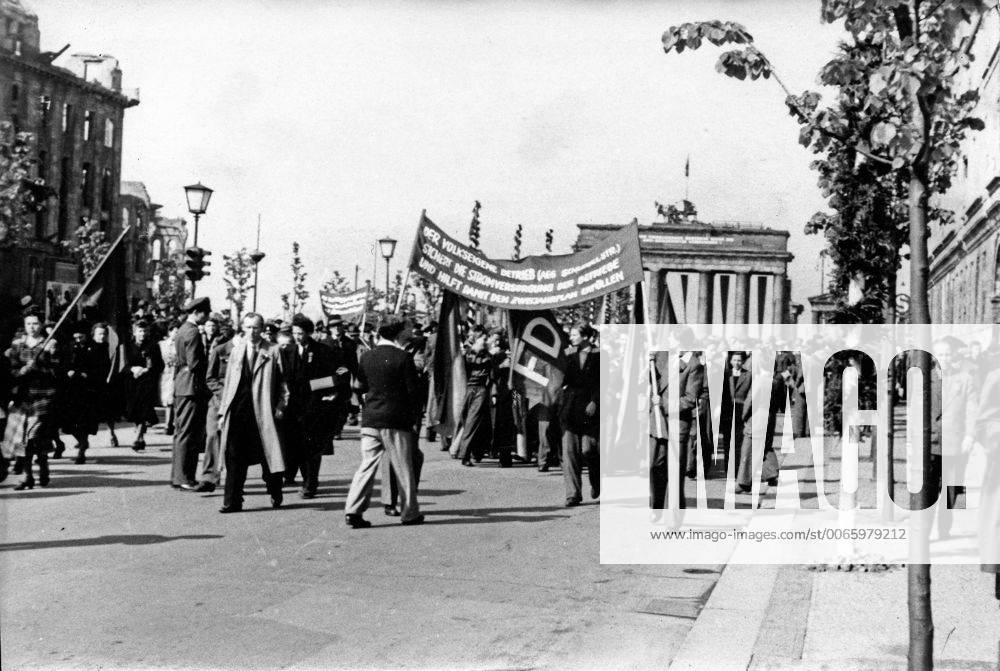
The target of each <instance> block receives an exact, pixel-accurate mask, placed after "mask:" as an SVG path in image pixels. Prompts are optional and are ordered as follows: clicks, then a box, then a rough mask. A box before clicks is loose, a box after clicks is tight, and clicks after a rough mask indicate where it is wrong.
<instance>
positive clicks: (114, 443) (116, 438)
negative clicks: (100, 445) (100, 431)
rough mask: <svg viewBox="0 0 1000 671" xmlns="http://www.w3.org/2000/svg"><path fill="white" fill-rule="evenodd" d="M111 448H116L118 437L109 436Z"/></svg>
mask: <svg viewBox="0 0 1000 671" xmlns="http://www.w3.org/2000/svg"><path fill="white" fill-rule="evenodd" d="M111 447H118V436H116V435H115V434H113V433H112V434H111Z"/></svg>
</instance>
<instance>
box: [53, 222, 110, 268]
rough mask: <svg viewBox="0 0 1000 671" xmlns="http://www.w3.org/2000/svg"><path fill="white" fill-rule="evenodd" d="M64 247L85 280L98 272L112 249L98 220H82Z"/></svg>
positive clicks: (65, 241) (64, 242) (64, 243)
mask: <svg viewBox="0 0 1000 671" xmlns="http://www.w3.org/2000/svg"><path fill="white" fill-rule="evenodd" d="M62 246H63V247H65V248H66V251H68V252H69V253H70V254H72V255H73V258H75V259H76V262H77V264H78V265H79V267H80V274H81V276H82V277H83V278H87V277H89V276H90V275H91V274H92V273H93V272H94V271H95V270H97V267H98V266H99V265H100V264H101V261H102V260H103V259H104V257H105V256H106V255H107V253H108V250H109V249H111V243H110V242H109V241H108V236H107V234H106V233H105V232H104V230H103V229H102V228H101V222H99V221H98V220H97V219H84V220H82V221H81V222H80V225H79V226H77V227H76V230H75V231H73V237H72V238H71V239H69V240H64V241H63V242H62Z"/></svg>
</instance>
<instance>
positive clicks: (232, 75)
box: [28, 0, 838, 314]
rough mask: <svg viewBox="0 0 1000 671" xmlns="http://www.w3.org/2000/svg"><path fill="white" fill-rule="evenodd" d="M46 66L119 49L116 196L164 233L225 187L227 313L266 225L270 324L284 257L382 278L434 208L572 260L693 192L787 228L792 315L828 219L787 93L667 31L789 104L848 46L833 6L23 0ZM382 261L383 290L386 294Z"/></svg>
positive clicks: (816, 284) (284, 273)
mask: <svg viewBox="0 0 1000 671" xmlns="http://www.w3.org/2000/svg"><path fill="white" fill-rule="evenodd" d="M28 1H29V4H30V5H31V7H32V9H33V10H34V11H35V12H36V13H37V14H38V15H39V24H40V29H41V34H42V48H43V49H52V50H54V49H58V48H61V47H62V46H63V45H64V44H65V43H67V42H69V43H71V45H72V47H71V51H72V52H77V51H87V52H98V53H107V54H113V55H114V56H116V57H117V58H118V59H119V60H120V62H121V68H122V70H123V71H124V86H125V87H126V88H131V87H138V88H139V89H140V90H141V100H142V102H141V104H140V105H139V106H138V107H136V108H132V109H130V110H128V111H127V112H126V120H125V128H124V137H125V139H124V152H123V160H122V173H123V178H124V179H126V180H137V181H142V182H145V184H146V186H147V188H148V189H149V193H150V195H151V197H152V198H153V200H154V201H156V202H158V203H161V204H163V205H164V208H163V210H162V213H163V214H164V215H165V216H189V215H187V213H186V207H185V205H184V196H183V191H182V187H183V185H185V184H189V183H192V182H195V181H199V180H200V181H201V182H203V183H205V184H207V185H208V186H210V187H212V188H213V189H215V190H216V191H215V195H214V197H213V200H212V203H211V205H210V207H209V210H208V213H207V215H206V216H204V217H202V223H201V232H200V239H199V243H200V244H201V246H203V247H206V248H208V249H211V250H212V251H213V252H214V253H215V256H214V257H213V261H214V263H213V266H212V269H213V276H212V278H211V279H210V281H207V282H205V283H204V284H203V285H201V286H200V287H199V289H202V288H203V289H204V290H205V291H208V292H209V293H210V295H211V296H212V297H213V299H217V300H221V299H222V297H223V296H224V290H223V285H222V280H221V277H220V275H221V255H222V254H223V253H227V252H230V251H232V250H234V249H237V248H239V247H242V246H248V247H251V248H252V247H253V245H254V242H255V240H254V236H255V227H256V220H257V214H258V212H259V213H260V214H261V217H262V219H263V224H264V225H263V242H262V248H263V250H264V251H265V252H266V253H267V258H266V259H265V260H264V262H263V263H262V265H261V301H260V307H261V308H262V309H263V311H264V312H265V313H267V314H276V313H277V312H278V311H279V309H280V302H279V298H278V297H279V295H280V294H281V293H282V292H285V291H288V290H289V289H290V283H291V282H290V271H289V269H288V263H289V261H290V257H291V253H290V252H291V250H290V248H291V244H292V241H293V240H297V241H299V242H300V243H301V244H302V246H303V260H304V262H305V265H306V268H307V270H308V271H309V272H310V289H312V290H313V293H314V296H313V298H312V299H311V301H313V303H312V306H311V307H312V309H313V310H314V311H318V303H316V302H315V301H316V298H315V290H316V289H317V288H318V284H319V281H320V280H321V279H322V278H323V276H324V275H325V274H326V273H327V272H329V271H332V270H334V269H338V270H340V271H341V272H342V273H344V274H345V275H347V276H348V277H349V278H353V274H354V266H355V264H360V266H361V273H360V276H361V281H362V282H363V281H364V280H365V279H367V278H369V277H371V273H372V268H373V257H372V245H371V243H372V242H373V241H374V240H376V239H377V238H379V237H382V236H385V235H389V236H392V237H395V238H397V239H399V240H400V245H399V248H398V250H397V253H396V257H395V259H394V260H393V268H394V270H395V269H396V268H400V267H401V264H402V263H403V262H404V260H405V258H406V257H407V256H408V253H409V249H410V244H411V243H412V240H413V234H414V230H415V227H416V224H417V221H418V218H419V216H420V211H421V210H422V209H424V208H426V210H427V214H428V216H429V217H430V218H431V219H433V220H434V221H435V222H437V223H438V224H439V225H441V226H443V227H444V228H445V229H446V230H448V231H449V232H451V233H453V234H456V235H458V236H460V237H461V238H462V239H464V238H465V233H466V230H467V228H468V223H469V218H470V216H471V208H472V204H473V201H474V200H476V199H478V200H480V201H481V202H482V213H481V219H482V223H483V236H482V247H483V249H484V251H485V252H486V253H487V254H489V255H491V256H504V257H506V256H509V255H510V253H511V249H512V237H513V231H514V228H515V227H516V225H517V224H518V223H523V224H524V225H525V242H524V252H525V253H529V254H530V253H540V252H542V251H543V238H544V231H545V229H546V228H549V227H551V228H554V229H555V240H556V244H555V251H556V252H560V253H564V252H567V251H569V246H570V244H572V242H573V240H574V239H575V237H576V224H578V223H626V222H628V221H631V219H632V218H633V217H638V219H639V221H640V223H644V224H645V223H650V222H652V221H653V220H654V218H655V209H654V205H653V203H654V201H657V200H658V201H660V202H676V201H678V200H680V199H681V198H683V196H684V189H685V183H684V162H685V159H686V157H687V156H688V155H689V154H690V157H691V177H690V198H691V200H692V201H694V203H695V204H696V206H697V207H698V210H699V214H700V218H702V219H704V220H740V221H750V222H757V223H761V224H764V225H766V226H769V227H773V228H780V229H787V230H789V231H790V232H791V234H792V237H791V242H790V248H791V251H792V252H793V253H794V254H795V256H796V259H795V261H794V262H793V264H792V272H791V277H792V280H793V293H792V298H793V300H795V301H798V302H804V300H805V298H806V297H807V296H809V295H813V294H816V293H819V291H820V277H819V260H818V259H819V257H818V253H819V250H820V249H822V241H821V240H819V239H816V238H815V237H813V236H809V237H807V236H805V235H804V234H803V233H802V228H803V226H804V224H805V222H806V221H807V220H808V219H809V217H810V216H811V215H812V213H813V212H815V211H816V210H817V209H821V208H822V207H823V201H822V199H821V197H820V195H819V192H818V190H817V189H816V186H815V181H816V180H815V175H814V173H812V172H811V171H810V170H809V167H808V166H809V162H810V161H811V160H812V156H811V155H810V154H809V152H807V151H806V150H805V149H803V148H802V147H800V146H799V145H798V144H797V141H796V140H797V134H798V126H797V125H796V123H795V121H794V120H793V119H792V118H791V117H789V116H788V114H787V111H786V109H785V106H784V105H783V102H782V101H783V99H784V94H783V93H782V92H781V90H780V88H779V87H778V85H777V84H776V83H774V81H758V82H739V81H736V80H730V79H727V78H725V77H723V76H722V75H720V74H718V73H716V71H715V60H716V58H717V56H718V53H719V50H718V49H717V48H716V47H713V46H712V45H707V46H706V47H703V48H702V49H701V50H699V51H697V52H694V53H688V52H685V53H684V54H681V55H677V54H670V55H666V54H664V53H663V50H662V46H661V42H660V38H661V36H662V34H663V31H664V30H665V29H666V28H667V27H668V26H670V25H672V24H677V23H681V22H684V21H691V20H703V19H712V18H719V19H732V20H737V21H740V22H742V23H743V24H744V25H745V26H746V27H747V29H748V30H749V31H750V32H751V33H752V34H753V35H754V37H755V39H756V41H757V43H758V46H759V47H760V48H761V50H762V51H764V53H766V54H767V55H768V56H769V57H770V58H771V60H772V62H773V63H774V64H775V67H776V68H777V70H778V72H779V73H780V75H781V76H782V78H783V79H784V80H785V82H786V83H787V84H788V85H789V87H790V88H791V89H792V90H796V91H798V90H802V89H805V88H815V86H816V85H815V81H816V73H817V71H818V69H819V67H820V66H821V65H822V63H824V62H825V61H826V60H827V59H828V58H829V57H830V55H831V54H832V52H833V49H834V47H835V43H836V39H837V37H838V32H837V30H836V29H835V28H833V27H830V26H823V25H822V24H821V23H820V21H819V2H818V1H816V2H812V1H807V0H775V1H768V2H764V1H759V2H750V1H735V0H734V1H730V2H723V1H717V2H709V1H705V0H697V1H680V0H670V1H669V2H649V3H638V2H635V3H615V4H611V3H596V2H562V3H556V2H553V3H545V4H544V5H543V4H542V3H527V2H523V3H515V2H503V3H500V2H496V3H482V2H476V3H472V2H441V3H431V2H411V3H405V2H392V3H388V2H387V3H369V2H365V3H360V2H359V3H336V2H326V1H319V0H316V1H304V0H303V1H296V2H293V1H283V2H277V1H271V2H252V1H250V0H238V1H236V0H213V1H211V2H208V1H204V2H190V1H187V2H185V1H183V0H118V1H114V0H87V1H86V2H82V1H81V0H28ZM384 272H385V268H384V263H383V262H382V261H381V259H379V262H378V276H377V282H378V284H379V286H382V285H383V284H384V281H385V280H384Z"/></svg>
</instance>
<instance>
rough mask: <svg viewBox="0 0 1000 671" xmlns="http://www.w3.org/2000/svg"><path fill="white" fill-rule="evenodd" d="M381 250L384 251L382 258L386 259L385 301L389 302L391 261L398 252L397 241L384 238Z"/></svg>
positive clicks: (380, 244)
mask: <svg viewBox="0 0 1000 671" xmlns="http://www.w3.org/2000/svg"><path fill="white" fill-rule="evenodd" d="M378 246H379V249H380V250H381V251H382V258H383V259H385V300H386V302H387V303H388V301H389V261H390V260H391V259H392V255H393V254H394V253H395V252H396V241H395V240H393V239H392V238H382V239H381V240H379V241H378Z"/></svg>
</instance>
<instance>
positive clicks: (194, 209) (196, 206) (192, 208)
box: [184, 182, 212, 298]
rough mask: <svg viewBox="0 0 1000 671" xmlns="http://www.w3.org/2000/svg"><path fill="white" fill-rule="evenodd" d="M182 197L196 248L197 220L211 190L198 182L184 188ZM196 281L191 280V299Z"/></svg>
mask: <svg viewBox="0 0 1000 671" xmlns="http://www.w3.org/2000/svg"><path fill="white" fill-rule="evenodd" d="M184 195H185V196H186V197H187V203H188V212H190V213H191V214H193V215H194V247H195V248H197V247H198V218H199V217H200V216H201V215H203V214H205V210H207V209H208V201H209V200H211V199H212V190H211V189H210V188H208V187H207V186H205V185H204V184H202V183H201V182H198V183H197V184H189V185H188V186H185V187H184ZM197 284H198V283H197V281H195V280H193V279H192V280H191V298H194V296H195V286H196V285H197Z"/></svg>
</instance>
